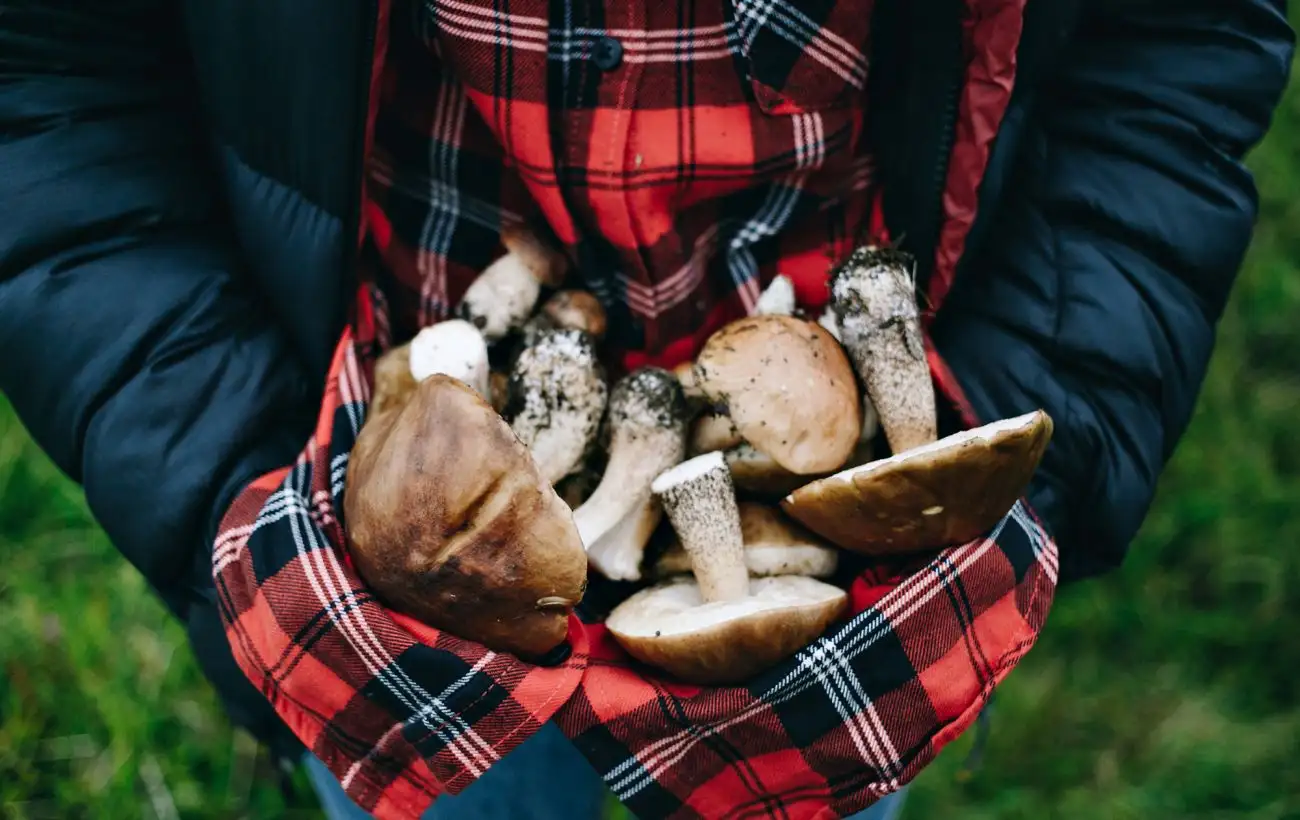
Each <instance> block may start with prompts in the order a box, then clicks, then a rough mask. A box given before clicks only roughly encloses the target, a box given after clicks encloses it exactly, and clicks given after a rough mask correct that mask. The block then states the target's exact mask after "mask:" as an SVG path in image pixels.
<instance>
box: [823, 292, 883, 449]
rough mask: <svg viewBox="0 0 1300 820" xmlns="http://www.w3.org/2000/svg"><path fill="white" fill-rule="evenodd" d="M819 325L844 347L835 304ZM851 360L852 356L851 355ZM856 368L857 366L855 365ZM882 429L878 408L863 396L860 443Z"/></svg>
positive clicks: (828, 308) (831, 305)
mask: <svg viewBox="0 0 1300 820" xmlns="http://www.w3.org/2000/svg"><path fill="white" fill-rule="evenodd" d="M817 324H819V325H821V326H822V329H824V330H825V331H826V332H827V333H829V334H831V335H832V336H834V337H835V341H837V342H839V343H840V345H841V346H843V345H844V339H843V338H841V337H840V323H839V320H838V319H836V318H835V305H834V303H831V304H828V305H827V306H826V309H825V310H824V311H822V315H821V317H820V318H818V319H817ZM850 358H852V354H851V353H850ZM855 367H856V364H855ZM879 429H880V416H879V415H877V413H876V406H875V405H874V404H872V403H871V396H869V395H866V394H863V396H862V434H861V435H860V436H859V437H858V441H860V442H866V441H871V439H873V438H875V436H876V432H877V431H878V430H879Z"/></svg>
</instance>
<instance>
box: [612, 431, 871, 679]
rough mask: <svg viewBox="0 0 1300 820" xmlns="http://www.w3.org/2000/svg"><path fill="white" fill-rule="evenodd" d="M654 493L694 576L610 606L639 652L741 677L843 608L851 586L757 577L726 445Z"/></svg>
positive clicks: (679, 667)
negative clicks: (750, 567)
mask: <svg viewBox="0 0 1300 820" xmlns="http://www.w3.org/2000/svg"><path fill="white" fill-rule="evenodd" d="M652 492H654V494H655V495H656V496H657V497H658V498H659V500H660V503H662V504H663V508H664V511H665V513H666V514H667V516H668V520H669V521H670V522H671V523H672V526H673V529H674V530H675V531H676V533H677V536H678V538H679V539H681V543H682V546H683V548H684V549H685V551H686V553H687V555H689V556H690V560H691V569H692V573H693V575H694V577H693V578H677V579H673V580H670V581H667V582H664V583H661V584H658V585H656V586H653V587H650V588H648V589H645V590H642V591H640V592H638V593H636V594H635V595H633V596H631V597H630V598H628V599H627V600H626V601H624V602H623V603H622V604H620V605H619V606H618V607H616V608H615V609H614V611H613V612H611V613H610V614H609V617H608V618H607V619H606V620H605V626H606V628H607V629H608V630H609V632H610V634H611V635H613V636H614V638H615V639H616V640H617V641H618V642H619V644H620V645H622V646H623V648H624V649H625V650H626V651H627V652H628V654H630V655H631V656H632V657H634V658H636V659H637V660H640V661H642V662H643V663H647V664H650V665H652V666H656V667H658V668H660V669H662V670H664V671H666V672H668V673H669V674H671V675H673V676H675V677H676V678H678V679H679V680H682V681H684V682H687V683H693V684H701V685H703V684H729V683H738V682H741V681H744V680H748V679H749V678H751V677H753V676H754V675H755V674H757V673H758V672H761V671H763V670H765V669H767V668H769V667H771V666H772V665H774V664H776V663H778V662H780V661H782V660H784V659H785V658H788V657H790V656H791V655H793V654H794V653H795V652H798V651H799V650H800V649H803V648H804V647H806V646H807V645H808V644H810V643H812V642H813V641H814V640H816V639H817V638H818V637H820V636H821V635H822V634H823V633H824V632H825V630H826V628H827V627H828V626H829V625H830V624H831V623H832V622H833V621H834V620H835V619H836V618H838V617H840V615H841V614H842V613H843V612H844V610H845V608H846V607H847V604H848V596H847V595H845V593H844V591H843V590H841V589H839V588H837V587H834V586H831V585H830V584H827V583H824V582H822V581H818V580H816V579H814V578H808V577H804V576H795V575H785V576H778V577H772V578H755V579H752V580H751V579H750V578H749V575H748V573H747V572H746V569H745V557H744V536H743V532H742V529H741V522H740V511H739V509H738V507H737V505H736V498H735V491H734V488H733V487H732V483H731V475H730V473H729V472H728V471H727V466H726V463H725V462H724V461H723V458H722V454H721V453H718V452H713V453H706V454H705V455H702V456H696V457H695V458H693V459H690V460H687V461H685V462H682V463H681V464H679V465H677V466H676V467H673V468H671V469H669V470H667V471H665V472H663V473H661V474H660V475H659V476H658V477H657V478H656V479H655V480H654V483H653V485H652Z"/></svg>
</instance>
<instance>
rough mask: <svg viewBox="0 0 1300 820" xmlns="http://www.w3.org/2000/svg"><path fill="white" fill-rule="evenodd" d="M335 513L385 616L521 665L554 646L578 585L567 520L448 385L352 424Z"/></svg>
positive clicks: (425, 388)
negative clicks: (507, 655) (342, 517)
mask: <svg viewBox="0 0 1300 820" xmlns="http://www.w3.org/2000/svg"><path fill="white" fill-rule="evenodd" d="M466 465H472V469H467V468H466ZM344 512H345V514H346V516H347V521H348V549H349V552H350V554H351V556H352V559H353V561H354V563H355V565H356V567H357V571H358V573H359V574H360V575H361V577H362V578H363V579H365V581H366V582H367V583H368V584H369V585H370V586H371V587H372V588H373V589H374V590H375V592H376V594H377V595H378V596H379V597H380V598H381V599H382V600H383V601H385V602H386V603H387V604H388V605H390V606H392V607H393V608H394V609H395V610H397V611H400V612H405V613H407V614H409V615H411V616H412V617H414V618H416V619H417V620H420V621H421V622H423V623H426V624H428V625H430V626H433V627H436V628H439V629H445V630H446V631H448V632H449V633H451V634H453V635H457V636H459V637H462V638H465V639H467V640H473V641H477V642H479V643H482V644H483V645H484V646H487V647H488V648H490V649H494V650H497V651H503V652H511V653H514V654H516V655H519V656H521V657H525V658H527V657H536V656H539V655H542V654H544V653H546V652H547V651H549V650H551V649H553V648H554V647H555V646H557V645H558V644H559V643H560V642H561V641H562V640H563V639H564V637H565V635H566V633H567V630H568V616H569V614H570V612H571V611H572V609H573V607H574V606H575V605H576V604H577V603H578V602H579V601H580V600H581V598H582V596H583V593H584V591H585V588H586V579H587V556H586V552H585V551H584V550H583V547H582V542H581V540H580V539H579V538H578V532H577V529H576V527H574V525H573V519H572V515H571V514H570V512H569V508H568V507H567V506H566V505H565V503H564V502H563V501H562V500H561V499H560V498H559V496H558V495H556V493H555V491H554V490H553V489H552V488H551V486H550V485H549V484H548V483H547V482H546V481H545V480H544V479H543V478H542V477H541V475H540V474H539V472H538V469H537V467H536V465H535V464H534V462H533V460H532V458H531V457H530V455H529V453H528V451H527V450H526V449H525V448H524V446H523V445H522V444H521V443H520V441H519V440H518V438H516V437H515V435H514V433H513V432H511V430H510V428H509V426H508V425H507V424H506V423H505V421H504V420H502V419H501V418H500V417H499V416H498V415H497V414H496V413H495V412H494V411H493V410H492V408H491V406H490V405H488V404H487V402H486V401H485V400H484V399H483V398H482V397H481V396H479V395H478V394H477V393H476V392H474V391H473V390H472V389H470V388H469V387H467V386H466V385H465V384H464V383H462V382H460V381H459V380H457V379H454V378H452V377H449V376H443V375H435V376H431V377H430V378H429V379H427V380H425V381H424V382H422V383H420V385H419V386H418V387H417V388H416V389H415V391H414V394H413V395H412V397H411V399H410V401H408V402H407V403H406V405H404V406H403V407H402V408H401V409H400V410H398V411H396V412H393V413H390V414H386V415H385V416H381V417H379V418H378V419H375V420H374V421H372V422H371V423H367V424H366V425H365V426H364V427H362V429H361V433H360V434H359V435H358V437H357V443H356V446H355V447H354V448H353V450H352V455H351V459H350V462H349V466H348V475H347V492H346V493H345V496H344Z"/></svg>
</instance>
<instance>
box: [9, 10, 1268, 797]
mask: <svg viewBox="0 0 1300 820" xmlns="http://www.w3.org/2000/svg"><path fill="white" fill-rule="evenodd" d="M1292 48H1293V37H1292V32H1291V29H1290V27H1289V26H1288V22H1287V15H1286V9H1285V4H1284V3H1283V2H1281V0H1214V2H1187V1H1186V0H1144V2H1133V0H1113V1H1112V0H1095V1H1094V2H1087V3H1085V2H1081V0H1053V1H1052V2H1047V0H1039V2H1033V3H1026V2H1024V0H936V2H933V3H908V2H903V1H902V0H823V1H822V2H816V3H811V2H807V3H805V2H801V3H794V2H789V0H772V2H765V3H753V2H748V0H689V1H688V0H672V2H661V3H644V2H637V1H635V0H603V1H602V2H569V1H568V0H566V2H543V0H513V2H510V3H500V2H492V3H488V2H481V0H455V2H453V1H452V0H423V1H421V0H349V2H328V3H317V4H312V6H311V8H310V9H308V8H307V6H306V5H305V4H300V3H293V2H289V1H288V0H257V2H250V1H249V0H189V2H185V3H177V2H165V0H126V2H117V3H97V4H85V3H80V2H73V0H17V2H13V1H12V0H11V2H8V3H6V4H5V7H4V9H3V12H2V13H0V213H2V214H3V218H0V315H3V316H4V322H3V324H2V325H0V351H2V355H0V389H3V391H4V392H5V394H6V395H7V396H8V397H9V399H10V400H11V401H12V403H13V405H14V407H15V408H16V411H17V413H18V415H19V417H20V418H21V420H22V422H23V423H24V424H25V426H26V427H27V428H28V430H29V431H30V432H31V434H32V436H33V437H34V438H35V440H36V441H37V442H38V444H39V445H40V446H41V447H42V448H43V449H44V451H45V452H47V453H48V454H49V455H50V457H51V458H52V459H53V460H54V462H55V463H56V464H57V465H58V466H59V467H60V468H61V469H62V470H63V471H64V472H65V473H66V474H67V475H68V476H70V477H71V478H72V479H73V480H75V481H77V482H80V484H81V485H82V486H83V487H84V489H85V494H86V498H87V500H88V503H89V506H90V509H91V510H92V511H93V514H94V515H95V517H96V518H97V520H98V521H99V523H100V524H101V525H102V526H103V528H104V530H105V531H106V532H107V534H108V536H109V537H110V538H111V540H112V542H113V543H114V544H115V545H116V546H117V547H118V548H119V549H120V550H121V552H122V553H123V555H125V557H126V558H127V559H128V560H129V561H130V562H131V563H132V564H134V566H135V567H137V568H138V569H139V571H140V572H141V573H143V575H144V576H145V577H146V578H147V579H148V580H149V582H150V583H151V584H152V586H153V588H154V589H155V590H157V592H158V594H159V595H160V596H161V598H162V600H163V601H165V602H166V604H167V605H168V607H169V608H170V610H171V611H172V612H173V613H174V614H175V616H176V617H177V618H179V619H180V620H181V621H183V622H184V623H185V624H186V627H187V629H188V632H189V636H190V639H191V641H192V643H193V646H194V650H195V653H196V656H197V658H198V660H199V662H200V664H201V665H202V666H203V668H204V671H205V673H206V674H207V675H208V677H209V678H210V679H211V680H212V681H213V683H214V684H215V685H216V687H217V690H218V692H219V693H220V694H221V696H222V699H223V703H224V704H225V706H226V708H227V710H228V711H229V713H230V715H231V717H232V719H233V720H234V721H235V722H236V723H238V724H239V725H242V726H246V727H248V728H250V729H251V730H252V731H254V732H255V733H256V734H257V736H258V737H260V738H262V739H264V740H265V741H266V742H267V743H269V744H271V746H272V748H273V749H274V750H276V753H277V754H279V755H287V756H294V757H296V756H299V755H302V754H303V752H302V750H301V748H299V747H298V746H297V745H295V742H294V739H293V736H292V735H291V733H289V732H288V731H287V730H286V729H285V727H284V725H283V722H282V721H281V720H280V719H279V718H278V715H277V712H276V709H275V708H273V707H272V705H271V704H270V703H269V702H268V701H267V699H266V698H264V697H262V696H261V694H260V693H259V691H258V690H257V689H256V688H255V687H253V686H252V685H251V684H250V683H249V681H248V680H247V679H246V678H245V677H244V676H243V674H242V673H241V672H240V670H239V668H238V667H237V666H236V664H235V662H234V660H233V657H232V653H231V649H230V647H229V645H228V644H227V641H226V637H225V633H224V632H223V630H222V626H221V621H220V617H219V613H218V611H217V603H216V600H217V599H216V596H215V595H214V593H213V569H212V545H213V539H214V534H215V531H216V527H217V524H218V521H219V520H220V519H221V517H222V515H223V512H224V511H225V510H226V509H227V507H228V506H229V505H230V503H231V500H232V499H233V498H234V497H235V496H236V495H237V494H238V493H239V492H240V490H241V489H242V488H243V487H245V486H246V485H247V484H248V483H249V482H250V481H251V480H252V479H253V478H255V477H257V476H259V475H262V474H264V473H266V472H268V471H271V470H273V469H276V468H278V467H281V466H283V465H287V464H289V463H291V462H292V461H293V460H294V459H295V457H296V456H297V454H298V453H299V451H300V450H301V448H302V447H303V445H304V442H306V441H307V438H308V436H309V435H310V434H311V431H312V425H313V423H314V420H315V415H316V413H315V408H316V407H317V405H318V403H319V400H320V396H321V391H322V380H323V376H324V374H325V372H326V370H327V368H328V366H329V362H330V357H331V353H332V351H333V348H334V345H335V342H336V340H337V339H338V336H339V333H340V330H341V328H342V327H343V324H344V322H345V321H346V320H347V315H348V305H349V301H350V298H351V294H352V293H353V292H355V287H356V282H357V278H358V276H360V275H361V274H360V271H361V270H363V269H374V270H376V271H377V273H375V274H374V276H375V277H376V281H378V282H379V283H380V284H381V286H382V288H383V290H384V292H385V295H386V296H387V297H388V301H389V308H390V317H391V321H392V325H393V328H394V332H395V333H405V334H409V333H411V332H413V329H414V328H415V327H416V326H417V325H419V324H420V323H422V322H427V321H432V320H434V319H436V318H438V317H440V316H444V315H446V314H447V312H448V311H449V310H451V309H452V308H454V301H455V298H456V296H457V294H459V293H461V292H463V289H464V287H465V285H466V284H467V282H468V281H469V279H471V278H472V277H473V275H474V274H475V273H476V272H477V271H479V270H481V269H482V268H483V267H484V266H485V265H486V264H488V263H489V262H490V261H491V259H492V258H493V256H494V254H497V253H499V252H500V251H499V248H498V242H497V237H498V235H499V233H500V231H501V228H502V226H503V225H505V224H507V223H513V222H517V221H527V222H529V223H530V224H533V225H541V226H544V227H545V228H547V229H548V230H549V231H550V232H551V233H552V234H553V236H554V239H555V241H556V242H557V244H558V245H559V246H561V247H562V248H563V249H564V250H565V251H566V253H567V254H568V256H569V258H570V259H571V260H572V262H573V266H574V268H575V270H576V271H577V274H578V275H579V276H580V277H581V278H582V279H581V280H582V282H583V284H584V286H585V287H587V288H588V289H589V290H591V291H592V292H593V293H594V294H596V295H597V296H598V297H599V298H600V299H601V300H602V301H603V303H604V304H605V305H606V308H607V310H608V311H609V314H610V328H611V333H610V335H611V344H615V345H618V346H621V347H622V348H625V349H627V350H645V351H650V352H652V353H654V352H662V351H664V350H665V349H668V348H670V347H671V346H672V345H673V343H674V342H677V341H679V340H681V339H683V338H687V337H690V336H691V334H692V333H695V332H698V331H699V329H700V328H703V327H708V326H713V325H716V322H717V320H718V319H719V317H725V316H734V315H739V314H741V313H743V312H745V311H746V310H748V309H750V308H752V307H753V304H754V301H755V299H756V296H757V294H758V293H759V291H760V290H761V287H762V286H763V285H764V284H765V283H766V282H767V281H770V279H771V278H772V276H774V275H775V273H777V272H778V271H779V272H781V273H784V274H786V275H788V276H790V277H791V279H792V281H794V283H795V285H796V289H797V292H798V293H799V295H800V297H801V298H803V299H815V298H816V294H817V293H818V292H819V289H824V283H825V276H826V272H827V270H828V268H829V264H830V262H831V261H833V260H834V259H837V258H842V257H843V256H844V255H845V254H847V253H848V252H849V251H851V250H852V249H853V248H854V247H855V246H856V245H858V244H861V243H862V242H863V241H865V240H866V239H869V238H870V236H871V233H872V230H873V224H874V223H873V216H872V215H873V214H875V213H879V215H880V219H881V220H882V222H883V225H884V226H886V227H887V228H888V229H889V235H890V236H891V237H893V238H894V241H896V242H897V243H898V244H899V245H900V247H901V248H903V249H904V250H907V251H908V252H909V253H911V254H913V255H914V256H915V258H916V259H917V285H918V294H919V298H920V299H922V301H923V304H924V305H925V306H926V308H927V309H928V310H929V311H931V312H932V322H931V324H930V325H929V338H930V341H931V343H932V344H933V346H934V348H935V350H936V351H937V352H938V354H940V356H941V357H942V360H943V361H944V363H945V364H946V367H947V369H948V370H949V371H950V373H951V374H952V376H953V378H954V379H955V380H956V382H957V383H958V384H959V385H960V388H961V390H962V391H963V392H964V394H965V397H966V399H967V400H968V401H969V403H970V405H971V406H972V408H973V409H974V411H975V412H976V414H977V415H978V416H980V417H982V418H986V419H994V418H1002V417H1006V416H1010V415H1013V414H1016V413H1020V412H1025V411H1027V410H1032V409H1035V408H1039V407H1041V408H1044V409H1046V410H1047V411H1048V413H1049V414H1050V415H1051V416H1052V418H1053V419H1054V421H1055V437H1054V439H1053V441H1052V443H1051V446H1050V448H1049V449H1048V451H1047V454H1046V456H1045V457H1044V459H1043V462H1042V466H1041V468H1040V470H1039V471H1038V474H1037V475H1036V476H1035V478H1034V481H1033V484H1032V486H1031V487H1030V490H1029V492H1028V499H1029V501H1030V503H1031V504H1032V505H1033V507H1034V509H1035V510H1036V512H1037V513H1038V514H1039V515H1040V516H1041V518H1042V520H1043V521H1044V522H1045V523H1046V525H1047V526H1048V528H1049V529H1050V531H1051V532H1052V533H1053V534H1054V536H1055V537H1056V539H1057V540H1058V541H1059V544H1060V549H1061V561H1062V566H1061V576H1062V579H1063V580H1064V581H1076V580H1079V579H1083V578H1086V577H1090V576H1094V575H1097V574H1099V573H1102V572H1105V571H1107V570H1109V569H1111V568H1113V567H1115V566H1117V565H1118V564H1119V563H1120V562H1121V560H1122V558H1123V555H1124V553H1125V551H1126V549H1127V548H1128V545H1129V542H1130V540H1131V539H1132V537H1133V535H1134V533H1135V531H1136V530H1137V529H1138V527H1139V525H1140V523H1141V521H1142V519H1143V517H1144V515H1145V513H1146V511H1147V508H1148V505H1149V503H1150V502H1151V499H1152V494H1153V488H1154V487H1155V484H1156V481H1157V479H1158V477H1159V475H1160V472H1161V469H1162V467H1163V465H1164V464H1165V462H1166V460H1167V459H1168V457H1169V456H1170V454H1171V452H1172V451H1173V450H1174V448H1175V446H1176V444H1177V443H1178V441H1179V438H1180V436H1181V435H1182V433H1183V431H1184V429H1185V427H1186V425H1187V423H1188V420H1189V417H1190V415H1191V412H1192V409H1193V406H1194V404H1195V401H1196V397H1197V392H1198V389H1199V386H1200V384H1201V381H1202V377H1203V375H1204V373H1205V370H1206V366H1207V362H1208V360H1209V358H1210V354H1211V351H1212V349H1213V340H1214V325H1215V322H1216V320H1217V318H1218V316H1219V315H1220V312H1221V311H1222V309H1223V307H1224V303H1225V301H1226V299H1227V297H1228V295H1229V292H1230V290H1231V288H1232V284H1233V281H1234V277H1235V275H1236V272H1237V270H1238V267H1239V265H1240V263H1241V261H1242V258H1243V255H1244V252H1245V250H1246V247H1247V244H1248V242H1249V238H1250V235H1251V230H1252V226H1253V220H1254V216H1255V211H1256V195H1255V192H1254V189H1253V186H1252V181H1251V177H1250V174H1249V173H1248V172H1247V170H1246V169H1245V167H1244V166H1243V163H1242V159H1243V156H1244V155H1245V154H1246V153H1247V151H1248V150H1249V149H1250V148H1251V147H1252V146H1253V145H1254V144H1255V143H1256V142H1257V141H1258V140H1259V139H1260V138H1261V136H1262V135H1263V134H1264V132H1265V130H1266V128H1267V126H1268V123H1269V119H1270V115H1271V112H1272V110H1273V108H1274V106H1275V105H1276V104H1277V102H1278V99H1279V96H1280V94H1281V90H1282V88H1283V86H1284V84H1285V82H1286V79H1287V76H1288V71H1289V66H1290V61H1291V55H1292ZM877 194H878V196H877ZM873 203H877V204H878V205H879V210H878V211H877V210H876V209H875V207H874V206H873ZM875 227H879V226H878V225H876V226H875ZM711 323H712V324H711ZM557 734H558V732H553V731H551V730H549V729H548V730H547V731H546V732H543V733H542V734H540V735H538V736H537V738H535V739H534V740H533V741H529V743H526V744H525V745H524V746H523V747H521V748H520V750H519V751H518V752H517V753H516V754H515V755H511V756H510V757H508V758H507V759H506V760H505V761H504V762H503V763H501V764H500V765H499V766H497V767H494V768H493V769H492V770H490V771H489V772H488V774H487V775H486V776H485V777H484V780H483V781H482V782H481V783H479V784H476V785H475V786H472V787H471V788H470V789H468V790H466V791H465V792H464V794H463V795H459V796H457V797H455V798H448V799H447V800H446V802H444V801H439V802H438V803H436V804H435V806H434V811H435V812H439V811H443V812H446V814H442V815H438V816H455V817H473V816H484V817H486V816H495V817H500V816H505V814H503V812H504V813H510V816H515V817H520V818H524V817H550V816H558V813H559V812H562V811H565V810H568V811H569V813H568V816H575V817H576V816H581V815H582V814H583V813H590V812H594V811H596V809H595V808H593V806H595V805H596V804H597V803H598V802H599V799H600V798H599V791H598V790H599V788H600V783H599V781H598V780H593V777H594V775H592V773H591V772H590V771H587V772H585V773H584V772H582V771H581V761H580V759H579V758H577V756H576V755H575V754H573V750H572V748H571V747H568V746H567V744H565V743H563V742H562V741H563V738H559V741H558V742H557V740H556V735H557ZM529 744H532V746H531V748H532V749H533V750H534V751H533V752H532V753H531V754H530V753H529V751H528V750H529V749H530V745H529ZM311 759H312V758H310V756H309V757H308V765H309V766H311V765H312V764H311V763H310V761H311ZM313 772H314V774H313V777H314V779H315V782H316V783H317V784H318V785H320V786H321V791H322V793H323V794H324V795H325V798H324V799H325V801H326V803H327V804H329V805H333V806H335V807H336V808H334V809H331V811H333V815H332V816H334V817H344V816H352V815H353V814H355V812H352V814H349V812H348V806H347V805H346V804H339V803H338V801H337V798H338V796H339V795H338V794H336V793H334V792H332V791H331V788H333V787H337V786H338V784H337V781H336V779H335V778H334V777H333V776H331V775H329V774H328V771H327V770H326V773H325V775H324V776H321V769H320V768H319V767H316V768H314V769H313ZM530 772H532V774H530ZM511 793H514V794H516V795H521V794H522V795H523V796H518V797H516V799H515V801H514V802H513V803H512V802H510V801H508V800H507V801H504V802H502V801H501V800H500V798H502V797H503V796H508V795H510V794H511ZM476 794H477V795H482V797H479V798H476V797H474V795H476ZM525 799H526V803H527V806H526V807H525V806H521V803H520V801H521V800H525ZM475 800H478V801H479V803H478V804H477V805H478V808H477V809H476V808H475V805H476V804H475V802H474V801H475ZM494 800H495V801H497V803H496V804H495V805H496V808H495V809H493V808H492V805H494V804H493V801H494ZM331 801H332V802H331ZM440 807H442V808H440ZM578 807H581V808H580V810H579V808H578ZM876 809H880V810H881V811H885V812H889V811H896V808H891V807H890V806H889V805H888V804H886V805H885V806H883V808H882V807H881V806H880V805H879V804H878V806H877V807H876ZM876 809H872V810H876ZM872 810H869V811H872ZM493 811H495V812H496V813H495V814H493V813H492V812H493ZM476 812H477V813H476ZM876 816H880V815H879V814H877V815H876Z"/></svg>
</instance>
